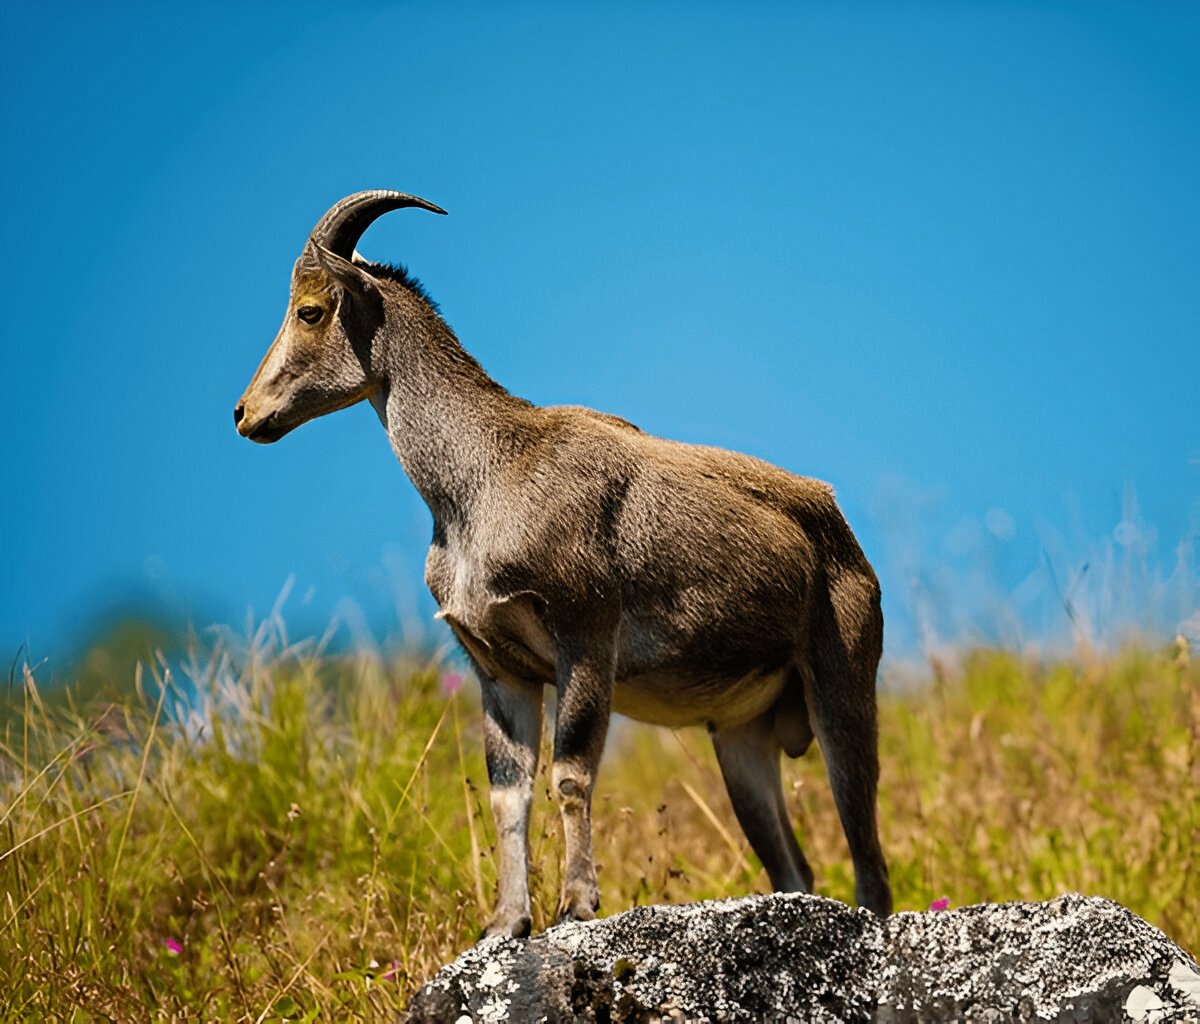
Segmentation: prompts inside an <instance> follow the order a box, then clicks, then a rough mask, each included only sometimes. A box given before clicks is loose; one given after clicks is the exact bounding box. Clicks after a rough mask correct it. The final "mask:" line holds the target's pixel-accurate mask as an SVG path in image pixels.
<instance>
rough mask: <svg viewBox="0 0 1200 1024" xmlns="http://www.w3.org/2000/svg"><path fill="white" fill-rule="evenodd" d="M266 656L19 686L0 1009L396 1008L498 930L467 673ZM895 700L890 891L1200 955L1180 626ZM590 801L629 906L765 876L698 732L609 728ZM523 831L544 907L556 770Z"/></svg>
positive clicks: (809, 798) (615, 892)
mask: <svg viewBox="0 0 1200 1024" xmlns="http://www.w3.org/2000/svg"><path fill="white" fill-rule="evenodd" d="M246 661H247V664H246V666H245V667H244V668H236V669H235V668H234V667H232V666H231V662H230V659H229V657H228V656H227V655H226V654H223V653H221V652H220V651H218V652H215V653H211V654H209V655H207V656H206V657H205V658H204V660H203V662H202V663H201V664H198V665H195V664H194V665H193V666H192V668H191V670H190V676H191V677H193V678H192V679H191V681H190V682H189V683H188V685H187V686H186V687H184V686H180V685H179V683H178V682H177V681H176V680H175V679H172V678H170V677H169V676H168V675H166V673H165V671H164V670H163V669H162V668H161V666H160V667H158V668H157V669H155V670H151V669H147V670H146V671H145V672H144V674H143V675H142V677H141V678H140V680H139V685H138V689H137V691H136V692H135V693H134V694H133V695H132V696H127V697H125V698H122V699H121V700H119V701H117V702H116V703H109V704H104V703H102V702H100V701H99V700H98V699H97V698H96V697H95V696H94V695H93V697H92V698H91V699H90V700H89V702H88V703H86V704H78V703H73V702H71V701H70V700H64V699H62V698H61V696H59V697H57V698H56V699H55V700H53V701H51V700H50V699H49V698H44V697H42V696H40V695H39V693H38V690H37V687H36V685H35V683H34V681H33V678H32V677H31V676H30V675H29V674H28V673H26V675H25V678H24V682H23V685H21V681H20V680H18V685H17V687H15V688H14V691H13V694H12V697H13V706H12V707H10V708H9V710H8V711H7V712H6V713H5V714H3V715H2V716H0V741H2V745H0V1019H3V1020H37V1019H53V1020H63V1021H70V1020H81V1021H82V1020H94V1019H114V1020H151V1019H160V1020H171V1019H179V1020H183V1019H188V1020H196V1019H203V1020H214V1021H233V1020H247V1021H265V1020H279V1019H308V1020H339V1021H340V1020H356V1019H371V1020H373V1019H387V1018H389V1016H390V1015H392V1014H394V1013H395V1012H396V1011H398V1010H399V1009H401V1008H402V1007H403V1006H404V1004H405V1003H406V1001H407V999H408V997H409V996H410V995H411V993H412V992H413V990H414V989H415V988H416V986H417V985H419V984H420V983H421V981H422V980H424V979H425V978H426V977H428V976H429V975H431V974H432V973H433V972H434V971H436V969H437V968H438V967H439V966H440V965H441V964H443V963H444V962H446V961H448V960H450V959H452V958H453V957H454V956H455V955H456V954H457V953H458V952H459V951H461V950H462V949H463V948H464V947H465V946H467V945H469V944H470V943H471V942H472V941H473V940H474V938H475V936H476V934H477V932H478V929H479V927H480V924H481V922H482V920H483V919H484V917H485V913H486V907H487V904H488V902H489V900H490V896H491V890H492V886H493V883H494V873H493V866H492V860H491V857H490V849H491V847H492V844H493V838H494V837H493V834H492V828H491V820H490V816H489V814H488V812H487V796H486V781H485V773H484V768H483V759H482V746H481V741H480V728H479V721H478V717H479V716H478V708H477V701H476V698H475V695H474V687H473V685H472V684H470V683H468V684H467V686H466V687H464V688H463V691H462V692H460V693H458V694H457V695H454V696H447V695H446V694H445V693H444V691H443V688H442V686H441V684H440V683H439V678H438V673H437V671H436V669H435V667H434V666H432V665H427V666H413V665H411V664H410V665H408V666H403V665H400V664H395V665H389V666H387V667H386V668H385V667H383V666H380V665H379V664H377V663H375V662H373V661H371V660H370V659H367V658H357V659H337V658H332V657H329V656H315V655H314V656H304V655H302V654H297V653H295V651H294V650H293V651H292V652H291V653H288V654H285V655H276V656H270V657H268V656H267V655H265V654H263V652H262V650H261V649H260V650H259V651H258V653H256V654H254V655H253V656H251V657H249V658H248V659H246ZM189 688H195V689H197V690H198V692H199V693H200V695H201V698H202V699H201V700H199V701H197V700H196V698H195V697H194V695H193V696H192V697H190V698H188V699H186V700H185V699H184V695H185V694H186V693H188V692H190V690H189ZM188 703H190V704H191V705H196V704H197V703H199V704H200V705H202V706H203V709H204V711H203V714H193V715H192V716H191V717H188V716H186V715H184V714H182V713H181V712H180V710H179V709H180V707H182V706H184V705H186V704H188ZM881 713H882V722H881V747H882V755H883V779H882V783H881V793H880V814H881V820H882V824H883V831H884V841H885V847H886V849H887V852H888V856H889V860H890V863H891V871H892V879H893V883H894V887H895V894H896V902H897V908H898V909H924V908H925V907H926V906H927V905H928V904H929V903H930V901H932V900H934V899H936V898H938V897H941V896H948V897H950V899H951V901H952V903H953V905H956V906H960V905H964V904H968V903H973V902H979V901H983V900H1008V899H1041V898H1047V897H1051V896H1054V895H1057V894H1058V893H1060V892H1063V891H1067V890H1079V891H1083V892H1086V893H1091V894H1098V895H1104V896H1109V897H1111V898H1113V899H1116V900H1119V901H1120V902H1122V903H1124V904H1126V905H1127V906H1129V907H1130V908H1131V909H1133V910H1134V911H1136V912H1137V913H1139V914H1141V915H1142V916H1144V917H1146V918H1147V919H1148V920H1150V921H1151V922H1153V923H1155V924H1157V925H1158V926H1159V927H1161V928H1162V929H1163V930H1164V931H1166V932H1167V934H1168V935H1170V936H1171V937H1172V938H1174V939H1175V940H1176V941H1178V942H1180V943H1181V944H1183V945H1184V946H1187V947H1189V948H1190V949H1192V950H1196V949H1197V948H1200V907H1198V906H1197V899H1196V897H1195V893H1196V892H1197V891H1198V890H1200V877H1198V876H1197V864H1196V852H1195V850H1196V848H1197V847H1198V846H1200V842H1197V839H1198V837H1200V764H1198V762H1197V756H1196V751H1197V740H1198V733H1200V671H1198V669H1197V666H1194V665H1189V664H1188V663H1187V652H1186V650H1173V651H1163V652H1152V651H1145V650H1128V651H1126V652H1125V653H1123V654H1121V655H1119V656H1116V657H1112V658H1106V659H1097V658H1089V657H1083V656H1081V657H1079V658H1076V659H1074V660H1071V661H1064V662H1058V663H1052V664H1045V665H1041V664H1037V663H1033V662H1029V661H1025V660H1022V659H1021V658H1019V657H1016V656H1014V655H1011V654H1004V653H994V652H981V653H979V654H977V655H975V656H973V657H972V658H970V659H969V660H968V661H967V663H966V664H965V665H964V666H963V667H962V668H961V669H958V670H947V669H943V668H940V667H938V666H935V667H934V669H933V670H931V672H930V680H929V682H928V684H927V685H925V686H922V687H919V688H915V689H911V690H908V691H906V692H903V693H898V692H888V691H887V690H886V688H885V691H884V692H883V694H882V695H881ZM785 771H786V779H785V788H786V790H787V792H788V798H789V802H790V804H791V807H792V810H793V816H794V820H795V821H796V823H797V827H798V831H799V833H800V836H801V841H802V842H803V844H804V846H805V849H806V851H807V853H808V855H809V859H810V860H811V861H812V863H813V866H814V868H815V869H816V871H817V886H818V891H819V892H822V893H824V894H826V895H830V896H833V897H836V898H838V899H850V898H851V894H852V891H853V876H852V871H851V868H850V864H849V858H848V855H847V852H846V850H845V845H844V840H843V838H842V834H841V830H840V827H839V826H838V823H837V818H836V814H835V812H834V809H833V804H832V800H831V798H830V795H829V789H828V785H827V783H826V781H825V777H824V771H823V768H822V766H821V764H820V757H819V754H818V753H817V752H816V751H815V750H814V751H813V752H811V753H810V754H809V755H808V756H807V757H806V758H804V759H802V760H801V761H798V762H788V763H787V765H786V768H785ZM595 814H596V853H597V861H598V863H599V865H600V880H601V889H602V893H603V900H604V912H606V913H615V912H617V911H620V910H624V909H626V908H628V907H630V906H632V905H634V904H637V903H649V902H657V901H673V902H679V901H685V900H692V899H700V898H708V897H716V896H726V895H732V894H739V893H745V892H750V891H759V892H763V891H767V888H768V887H767V883H766V878H765V875H764V873H763V872H762V870H761V868H760V867H759V865H758V863H757V861H756V860H755V859H754V857H753V855H752V854H751V853H750V852H749V850H748V848H747V846H746V843H745V841H744V840H743V839H742V837H741V834H740V832H739V831H738V829H737V827H736V825H735V824H734V821H733V816H732V813H731V811H730V809H729V806H728V803H727V801H726V798H725V796H724V793H723V790H722V787H721V784H720V778H719V775H718V773H717V771H716V767H715V762H714V759H713V757H712V755H711V751H710V750H709V746H708V742H707V739H706V737H705V736H704V735H703V734H702V733H700V732H697V731H691V732H682V733H671V732H668V731H665V730H653V729H649V728H644V727H641V726H635V725H633V724H631V723H621V724H620V725H618V726H616V727H615V728H614V730H613V733H612V736H611V739H610V742H609V750H608V755H607V757H606V760H605V765H604V770H603V772H602V775H601V782H600V790H599V793H598V796H597V802H596V812H595ZM531 844H532V856H533V861H534V875H533V879H532V883H533V893H534V897H533V898H534V917H535V927H541V926H544V925H545V924H546V922H547V920H548V918H549V917H550V915H551V913H552V911H553V907H554V904H555V897H556V891H557V885H558V875H559V855H560V850H561V847H560V844H559V838H558V826H557V820H556V814H555V811H554V808H553V806H552V804H551V803H550V800H549V796H548V793H547V791H546V785H545V775H544V772H543V776H542V780H541V783H540V784H539V787H538V800H537V806H536V809H535V817H534V825H533V830H532V835H531ZM176 949H177V950H178V951H176Z"/></svg>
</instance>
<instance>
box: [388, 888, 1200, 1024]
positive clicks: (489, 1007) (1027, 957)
mask: <svg viewBox="0 0 1200 1024" xmlns="http://www.w3.org/2000/svg"><path fill="white" fill-rule="evenodd" d="M408 1019H409V1021H410V1022H411V1024H426V1022H446V1024H467V1022H470V1021H486V1022H500V1021H518V1022H526V1021H529V1022H533V1021H575V1020H583V1021H660V1020H680V1021H682V1020H686V1021H713V1022H717V1021H728V1020H770V1021H788V1020H791V1021H796V1022H800V1021H803V1022H808V1021H814V1022H815V1021H871V1020H875V1021H880V1022H893V1021H894V1022H901V1021H904V1022H907V1021H931V1020H932V1021H939V1020H965V1021H1014V1020H1020V1021H1026V1020H1028V1021H1034V1020H1052V1021H1096V1020H1099V1021H1110V1020H1111V1021H1125V1020H1140V1021H1145V1022H1146V1024H1158V1022H1162V1024H1166V1022H1176V1021H1196V1022H1198V1024H1200V968H1197V965H1196V963H1195V961H1194V960H1193V959H1192V958H1191V956H1189V955H1188V954H1187V953H1186V952H1184V951H1183V950H1182V949H1180V948H1179V947H1178V946H1176V945H1175V944H1174V943H1172V942H1171V941H1170V940H1169V939H1168V938H1167V937H1166V936H1165V935H1163V934H1162V932H1160V931H1159V930H1158V929H1157V928H1154V927H1153V926H1151V925H1149V924H1147V923H1146V922H1145V921H1143V920H1142V919H1141V918H1139V917H1137V916H1136V915H1135V914H1132V913H1131V912H1130V911H1128V910H1126V909H1125V908H1124V907H1121V906H1119V905H1117V904H1115V903H1112V902H1110V901H1109V900H1103V899H1094V898H1093V899H1089V898H1085V897H1083V896H1077V895H1070V896H1063V897H1060V898H1059V899H1056V900H1051V901H1049V902H1047V903H1006V904H985V905H981V906H977V907H965V908H963V909H961V910H953V911H940V912H929V913H922V914H915V913H901V914H896V915H894V916H893V917H891V918H889V919H888V920H887V921H883V922H881V921H879V920H877V919H876V918H875V917H873V916H872V915H871V914H870V913H868V912H867V911H863V910H855V909H852V908H851V907H847V906H845V905H844V904H841V903H837V902H835V901H833V900H828V899H823V898H821V897H819V896H807V895H800V894H783V893H777V894H775V895H771V896H749V897H744V898H742V899H731V900H721V901H716V902H711V903H693V904H688V905H685V906H654V907H638V908H636V909H634V910H630V911H628V912H627V913H624V914H618V915H617V916H615V917H610V918H607V919H605V920H602V921H590V922H587V923H576V924H564V925H560V926H559V927H557V928H551V929H550V930H548V931H546V932H545V933H543V934H542V935H538V936H535V937H534V938H532V939H501V938H496V939H487V940H484V941H483V942H481V943H480V944H479V945H477V946H475V947H474V948H473V949H470V950H468V951H467V952H466V953H464V954H463V955H462V956H461V957H459V958H458V959H457V960H456V961H455V962H454V963H452V964H450V965H449V966H448V967H446V968H444V969H443V970H442V971H441V973H439V974H438V975H437V977H435V978H434V979H432V980H431V981H430V982H429V983H428V984H427V985H425V987H424V988H422V989H421V991H420V992H418V993H417V995H416V997H415V998H414V999H413V1002H412V1005H411V1007H410V1008H409V1016H408Z"/></svg>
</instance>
